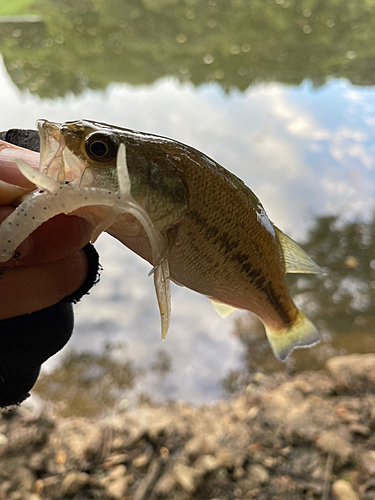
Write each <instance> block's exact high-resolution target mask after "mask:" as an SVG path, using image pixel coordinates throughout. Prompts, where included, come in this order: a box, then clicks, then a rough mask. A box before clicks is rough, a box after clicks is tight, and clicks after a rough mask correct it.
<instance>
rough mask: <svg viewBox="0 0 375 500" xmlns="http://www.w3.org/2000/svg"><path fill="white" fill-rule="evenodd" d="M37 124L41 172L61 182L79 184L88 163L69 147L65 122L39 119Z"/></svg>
mask: <svg viewBox="0 0 375 500" xmlns="http://www.w3.org/2000/svg"><path fill="white" fill-rule="evenodd" d="M36 125H37V128H38V132H39V137H40V163H39V170H40V172H41V173H43V174H45V175H46V176H47V177H50V178H52V179H53V180H55V181H56V182H58V183H59V184H65V183H66V182H69V183H74V184H77V185H79V184H80V181H81V177H82V173H83V172H84V171H85V168H86V166H87V165H86V163H85V162H84V161H83V160H82V159H81V158H79V157H77V156H76V155H75V154H73V153H72V152H71V151H70V149H69V148H68V146H67V144H66V141H65V138H64V134H63V132H62V128H63V124H61V123H53V122H49V121H47V120H38V121H37V122H36Z"/></svg>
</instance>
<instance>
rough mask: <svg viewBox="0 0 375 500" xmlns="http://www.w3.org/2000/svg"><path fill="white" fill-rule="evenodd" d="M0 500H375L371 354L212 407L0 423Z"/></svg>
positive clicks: (279, 378) (13, 414)
mask: <svg viewBox="0 0 375 500" xmlns="http://www.w3.org/2000/svg"><path fill="white" fill-rule="evenodd" d="M0 454H1V458H0V499H1V500H3V499H4V500H41V499H46V500H55V499H56V500H57V499H65V498H67V499H75V500H81V499H103V500H104V499H113V500H116V499H117V500H119V499H124V500H125V499H127V500H146V499H150V500H157V499H177V498H178V499H181V500H189V499H192V498H194V499H198V500H214V499H215V500H219V499H222V500H224V499H225V500H226V499H229V500H232V499H236V498H238V499H252V498H254V499H255V498H256V499H258V500H268V499H274V500H279V499H280V500H281V499H283V500H284V499H290V500H294V499H295V500H297V499H298V500H299V499H315V498H316V499H318V498H319V499H323V500H329V499H338V500H356V499H358V500H359V499H369V500H371V499H375V355H372V354H367V355H353V356H346V357H338V358H332V359H331V360H329V362H328V363H327V365H326V370H324V371H321V372H305V373H302V374H297V375H294V376H288V375H285V374H280V373H279V374H273V375H266V376H262V377H259V378H258V380H257V381H255V382H254V383H253V384H252V385H251V386H249V387H248V390H247V392H246V393H243V394H240V395H239V396H237V398H236V399H233V400H231V401H225V402H221V403H219V404H217V405H214V406H207V407H205V406H203V407H199V408H194V407H192V406H189V405H184V404H177V403H174V404H170V405H167V406H162V407H150V406H144V407H140V408H137V409H135V410H131V411H128V412H124V413H120V414H117V415H113V416H111V417H105V418H102V419H86V418H73V417H72V418H69V419H57V418H55V417H53V416H51V415H49V414H47V413H43V414H37V415H36V414H33V413H30V412H29V411H28V410H26V409H24V408H22V407H21V408H18V409H16V410H14V411H8V412H5V413H3V414H2V416H1V420H0Z"/></svg>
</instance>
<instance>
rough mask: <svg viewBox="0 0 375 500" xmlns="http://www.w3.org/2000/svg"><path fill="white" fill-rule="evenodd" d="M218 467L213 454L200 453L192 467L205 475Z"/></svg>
mask: <svg viewBox="0 0 375 500" xmlns="http://www.w3.org/2000/svg"><path fill="white" fill-rule="evenodd" d="M218 467H219V463H218V461H217V460H216V458H215V457H214V456H213V455H202V456H201V457H199V458H198V459H197V460H196V461H195V462H194V464H193V468H194V469H196V470H197V471H199V472H200V473H201V474H203V475H205V474H208V473H209V472H212V471H213V470H215V469H217V468H218Z"/></svg>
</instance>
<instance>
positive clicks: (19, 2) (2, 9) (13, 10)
mask: <svg viewBox="0 0 375 500" xmlns="http://www.w3.org/2000/svg"><path fill="white" fill-rule="evenodd" d="M33 3H34V0H1V3H0V16H16V15H25V14H29V13H30V12H31V11H32V10H31V8H30V7H31V6H32V4H33Z"/></svg>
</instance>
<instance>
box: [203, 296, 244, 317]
mask: <svg viewBox="0 0 375 500" xmlns="http://www.w3.org/2000/svg"><path fill="white" fill-rule="evenodd" d="M208 300H209V301H210V302H211V304H212V305H213V306H214V309H215V311H216V312H217V313H218V315H219V316H221V317H222V318H226V317H227V316H229V315H230V314H232V313H233V312H234V311H237V309H236V308H235V307H232V306H228V304H224V303H223V302H219V301H218V300H215V299H211V298H210V297H209V298H208Z"/></svg>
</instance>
